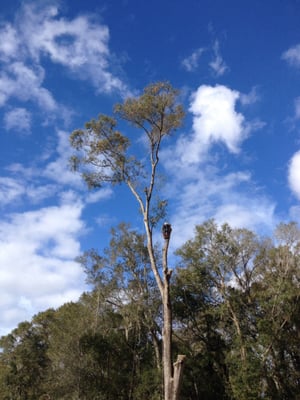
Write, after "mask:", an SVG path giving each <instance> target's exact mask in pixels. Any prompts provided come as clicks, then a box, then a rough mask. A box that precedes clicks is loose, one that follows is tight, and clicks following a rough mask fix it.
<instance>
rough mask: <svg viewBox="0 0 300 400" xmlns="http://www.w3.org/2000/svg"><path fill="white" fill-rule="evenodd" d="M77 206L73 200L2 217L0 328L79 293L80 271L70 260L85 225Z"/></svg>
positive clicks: (81, 287)
mask: <svg viewBox="0 0 300 400" xmlns="http://www.w3.org/2000/svg"><path fill="white" fill-rule="evenodd" d="M81 212H82V205H81V204H80V203H78V202H77V203H72V204H63V205H61V206H53V207H46V208H42V209H40V210H37V211H29V212H24V213H18V214H14V215H11V216H9V217H8V219H7V220H6V221H2V222H1V223H0V291H1V301H0V314H1V327H2V333H5V332H4V331H6V333H7V331H9V330H10V329H11V328H13V327H15V326H16V325H17V323H19V322H21V321H23V320H24V319H27V318H30V317H31V316H32V314H33V313H36V312H39V311H41V310H43V309H46V308H48V307H57V306H59V305H61V304H62V303H63V302H65V301H70V300H77V298H78V297H79V296H80V294H81V293H82V291H83V288H84V276H83V271H81V268H80V266H79V265H78V264H77V263H75V262H74V261H73V260H74V257H75V256H76V255H78V254H79V252H80V244H79V236H80V234H82V231H83V229H84V224H83V222H82V220H81Z"/></svg>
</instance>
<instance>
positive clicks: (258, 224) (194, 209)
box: [168, 164, 277, 248]
mask: <svg viewBox="0 0 300 400" xmlns="http://www.w3.org/2000/svg"><path fill="white" fill-rule="evenodd" d="M188 170H189V173H187V167H186V166H184V167H183V171H182V170H181V169H180V167H179V166H177V167H176V174H175V175H174V177H173V180H172V181H171V182H170V188H169V190H170V191H169V193H168V197H170V198H172V199H173V201H174V203H175V207H174V209H173V210H172V213H171V215H170V221H171V223H172V225H173V227H174V232H173V233H174V234H173V235H172V247H173V248H178V247H179V246H180V245H182V244H183V243H184V242H185V241H186V240H188V239H190V238H191V237H192V236H193V234H194V227H195V225H199V224H201V223H203V222H204V221H206V220H207V219H210V218H214V219H215V220H216V222H217V223H219V224H222V223H224V222H227V223H229V224H230V225H231V226H233V227H241V228H248V229H252V230H254V231H258V232H259V233H265V232H270V231H271V230H272V229H273V227H274V225H275V224H276V222H277V221H276V218H275V204H274V203H273V202H272V201H270V200H269V199H267V198H266V197H265V196H264V195H263V194H262V193H260V192H257V191H256V189H255V185H254V184H253V183H252V181H251V175H250V174H249V173H247V172H235V173H227V174H226V173H224V171H222V170H220V169H219V168H216V167H211V166H210V165H209V164H208V165H206V166H204V165H203V164H202V165H201V166H199V165H197V166H195V165H194V166H193V165H191V166H189V167H188Z"/></svg>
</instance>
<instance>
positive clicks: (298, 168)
mask: <svg viewBox="0 0 300 400" xmlns="http://www.w3.org/2000/svg"><path fill="white" fill-rule="evenodd" d="M288 182H289V186H290V189H291V190H292V192H293V193H294V194H295V196H296V197H297V198H298V199H299V200H300V151H298V152H297V153H295V154H294V155H293V157H292V158H291V160H290V164H289V171H288Z"/></svg>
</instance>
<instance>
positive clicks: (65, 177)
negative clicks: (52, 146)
mask: <svg viewBox="0 0 300 400" xmlns="http://www.w3.org/2000/svg"><path fill="white" fill-rule="evenodd" d="M57 135H58V145H57V149H56V152H57V157H56V159H55V160H54V161H51V162H49V163H48V164H47V165H46V167H45V168H44V170H43V172H42V174H43V176H44V177H46V178H48V179H51V180H53V181H55V182H56V183H59V184H61V185H71V186H75V187H77V188H80V187H82V179H81V177H80V175H79V174H75V173H74V172H72V171H71V169H70V165H69V158H70V156H71V154H72V152H73V150H72V149H71V146H70V142H69V133H68V132H64V131H58V132H57Z"/></svg>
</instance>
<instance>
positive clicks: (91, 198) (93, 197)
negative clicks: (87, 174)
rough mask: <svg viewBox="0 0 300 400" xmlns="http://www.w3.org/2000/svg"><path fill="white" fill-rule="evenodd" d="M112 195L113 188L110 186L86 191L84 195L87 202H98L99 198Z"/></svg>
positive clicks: (106, 197) (104, 198)
mask: <svg viewBox="0 0 300 400" xmlns="http://www.w3.org/2000/svg"><path fill="white" fill-rule="evenodd" d="M112 195H113V190H112V189H111V188H110V187H107V188H103V189H99V190H96V191H93V192H90V193H88V195H87V197H86V202H87V203H98V201H100V200H107V199H109V198H110V197H111V196H112Z"/></svg>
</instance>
